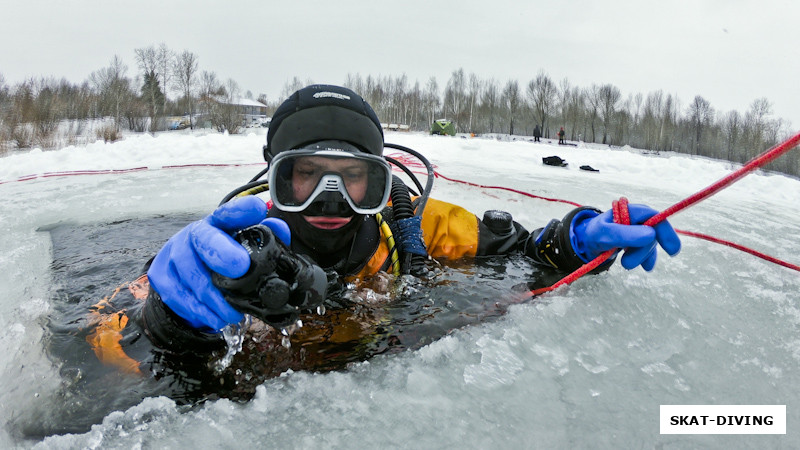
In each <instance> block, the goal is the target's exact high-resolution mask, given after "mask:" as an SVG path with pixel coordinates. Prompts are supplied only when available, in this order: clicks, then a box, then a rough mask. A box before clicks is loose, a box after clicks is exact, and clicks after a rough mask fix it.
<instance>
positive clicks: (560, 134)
mask: <svg viewBox="0 0 800 450" xmlns="http://www.w3.org/2000/svg"><path fill="white" fill-rule="evenodd" d="M566 134H567V133H565V132H564V127H561V129H560V130H558V143H559V145H565V144H566V143H567V140H566V139H564V136H565V135H566Z"/></svg>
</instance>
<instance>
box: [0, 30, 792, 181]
mask: <svg viewBox="0 0 800 450" xmlns="http://www.w3.org/2000/svg"><path fill="white" fill-rule="evenodd" d="M198 60H199V58H198V56H197V55H196V54H194V53H192V52H190V51H188V50H184V51H182V52H176V51H173V50H171V49H170V48H168V47H167V46H166V45H165V44H160V45H158V46H156V45H151V46H149V47H143V48H139V49H136V50H135V69H134V70H131V69H130V67H129V66H128V65H127V64H125V62H124V61H123V60H122V59H121V58H120V57H119V56H114V57H113V58H112V60H111V61H110V63H109V64H108V66H106V67H104V68H101V69H99V70H96V71H94V72H92V73H91V74H90V76H89V77H88V79H87V80H85V81H84V82H82V83H79V84H74V83H70V82H68V81H67V80H65V79H61V80H56V79H55V78H52V77H50V78H47V77H40V78H31V79H28V80H25V81H22V82H20V83H17V84H16V85H13V86H9V85H7V83H6V82H5V80H4V78H3V76H2V74H0V145H4V146H5V148H6V149H8V148H30V147H32V146H41V147H43V148H53V147H57V146H60V145H65V144H71V143H74V142H73V141H75V137H76V136H81V135H82V134H84V131H85V130H84V128H85V127H86V123H89V121H91V120H97V119H102V118H105V119H106V122H104V123H105V125H104V126H102V127H101V128H100V129H98V130H96V137H98V138H102V139H106V140H114V139H117V138H118V137H119V135H120V132H121V130H123V129H124V130H128V131H133V132H155V131H160V130H165V129H166V128H167V126H168V124H167V123H166V120H165V119H166V118H167V117H170V116H178V115H180V116H184V115H187V116H190V117H194V116H195V115H197V114H203V115H204V116H205V117H207V118H208V119H209V120H210V122H211V123H212V126H214V127H215V128H216V129H218V130H220V131H223V130H227V131H228V132H229V133H236V132H238V131H239V127H240V126H241V125H242V123H241V119H240V117H239V116H238V112H237V110H236V108H235V107H234V106H233V103H235V100H237V99H238V98H250V99H254V96H253V94H252V92H250V91H247V92H245V93H242V92H241V89H240V87H239V85H238V83H236V81H234V80H233V79H230V78H229V79H227V80H226V81H224V82H223V81H221V80H220V78H219V77H218V76H217V74H216V73H215V72H213V71H207V70H203V71H200V70H199V64H198ZM310 83H312V80H305V81H301V80H300V79H299V78H297V77H294V78H293V79H292V80H290V81H287V83H286V84H285V85H284V87H283V90H282V92H281V96H280V97H279V98H278V99H276V100H274V101H270V100H269V99H268V98H267V96H266V95H264V94H260V95H259V96H258V97H257V98H256V99H257V100H258V101H260V102H262V103H264V104H265V105H267V107H268V108H267V113H268V115H269V114H271V113H272V112H273V111H274V110H275V108H277V106H278V104H279V102H280V101H281V100H282V99H283V98H286V97H287V96H288V95H289V94H291V93H292V92H294V91H295V90H297V89H299V88H301V87H303V86H305V85H307V84H310ZM342 84H343V85H344V86H347V87H349V88H351V89H353V90H354V91H356V92H358V93H360V94H361V95H362V96H363V97H364V98H365V99H366V100H367V101H368V102H369V103H370V104H371V105H372V106H373V108H375V110H376V112H377V113H378V116H379V117H380V118H381V120H382V121H383V122H386V123H397V124H405V125H408V126H409V127H410V129H411V130H417V131H426V130H430V126H431V124H432V122H433V121H434V120H436V119H441V118H444V119H448V120H451V121H452V122H453V123H454V125H455V127H456V130H457V131H458V132H461V133H472V134H476V135H481V134H494V133H497V134H509V135H514V136H529V135H532V134H533V129H534V127H536V126H537V125H538V126H539V128H540V129H541V130H542V133H543V137H545V138H551V137H555V135H556V133H557V131H558V130H559V129H560V128H561V127H564V129H565V131H566V133H567V139H569V140H572V141H584V142H590V143H599V144H605V145H609V146H623V145H630V146H631V147H635V148H641V149H646V150H650V151H655V152H660V151H673V152H679V153H687V154H691V155H700V156H707V157H711V158H716V159H723V160H728V161H732V162H735V163H742V162H745V161H748V160H749V159H751V158H753V157H754V156H756V155H757V154H759V153H760V152H761V151H763V150H764V149H766V148H769V147H771V146H773V145H775V144H776V143H778V142H780V141H781V140H783V139H785V138H786V137H788V135H789V131H790V130H789V124H788V123H787V122H785V121H784V120H782V119H780V118H776V117H774V116H773V112H772V104H771V103H770V101H769V100H768V99H766V98H758V99H755V100H753V102H752V103H751V105H750V108H749V109H748V110H747V111H745V112H739V111H735V110H734V111H718V110H716V109H715V108H713V107H712V105H711V103H710V102H709V101H708V100H706V99H704V98H703V97H702V96H701V95H697V96H695V97H694V98H693V99H692V100H691V101H690V102H689V103H688V104H684V103H683V102H682V100H681V99H680V98H678V96H677V95H673V94H670V93H665V92H663V91H662V90H657V91H652V92H649V93H647V94H641V93H636V94H628V95H627V96H623V94H622V92H621V91H620V89H619V88H618V87H617V86H614V85H613V84H592V85H591V86H588V87H586V86H576V85H573V84H572V83H571V82H570V81H569V80H568V79H567V78H564V79H563V80H560V81H556V80H553V79H552V78H551V77H550V76H549V75H548V74H547V73H546V72H545V71H544V70H542V71H540V72H539V73H538V74H536V75H535V76H534V77H532V78H531V79H530V80H526V81H523V82H522V83H521V82H520V81H518V80H514V79H510V80H506V81H498V80H497V79H494V78H490V79H483V78H480V77H478V76H477V75H475V74H474V73H473V74H466V73H465V72H464V70H463V69H457V70H454V71H453V72H452V74H451V76H450V78H449V79H448V80H447V82H446V84H444V86H440V84H439V81H438V80H437V79H436V77H430V78H429V79H428V80H427V81H426V82H425V83H424V84H421V83H420V82H419V81H418V80H414V81H411V80H409V79H408V77H407V76H406V75H405V74H403V75H400V76H379V77H374V76H372V75H367V76H366V77H363V76H362V75H360V74H348V75H347V76H346V78H345V80H344V82H343V83H342ZM65 124H66V130H61V131H60V134H59V127H62V128H63V127H64V126H65ZM189 126H194V123H193V122H191V121H190V123H189ZM64 136H66V139H64ZM0 149H2V147H0ZM768 169H771V170H776V171H780V172H783V173H786V174H790V175H795V176H797V175H800V156H799V155H798V152H796V151H794V152H790V153H789V154H787V155H785V156H783V157H782V158H780V159H779V160H777V161H775V162H773V163H771V165H770V166H769V167H768Z"/></svg>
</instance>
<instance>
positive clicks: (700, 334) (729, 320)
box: [0, 130, 800, 448]
mask: <svg viewBox="0 0 800 450" xmlns="http://www.w3.org/2000/svg"><path fill="white" fill-rule="evenodd" d="M264 139H265V137H264V130H257V131H256V132H254V133H253V134H248V135H240V136H227V135H220V134H216V133H211V134H200V133H195V134H192V133H189V132H186V133H164V134H159V135H157V136H155V137H153V136H149V135H136V136H127V137H126V138H125V139H124V140H122V141H120V142H117V143H113V144H104V143H95V144H90V145H87V146H83V147H68V148H65V149H62V150H58V151H40V150H34V151H31V152H27V153H16V154H13V155H11V156H7V157H4V158H2V159H0V206H1V208H0V210H2V215H1V216H0V292H2V299H0V330H2V331H0V345H1V346H2V347H3V348H4V349H5V351H4V352H2V354H1V355H0V383H2V385H3V386H4V388H3V389H2V392H0V405H2V408H0V411H2V412H0V415H2V416H3V419H4V420H3V423H6V422H8V420H9V419H11V418H13V417H15V416H16V415H18V414H19V411H21V410H23V409H24V408H26V405H28V404H30V403H32V402H34V401H35V399H36V398H38V397H39V396H40V395H43V394H44V393H47V392H51V391H53V390H54V389H56V388H57V386H58V384H59V373H58V371H57V369H56V368H55V367H54V365H53V363H52V362H51V361H50V360H49V359H48V358H47V356H46V355H45V353H44V350H43V348H42V347H43V344H42V342H43V337H44V333H45V326H44V325H43V319H44V318H45V317H46V316H47V315H48V314H49V313H51V311H52V310H53V302H54V301H56V300H54V299H53V298H52V289H53V286H52V279H51V267H50V264H51V262H52V255H51V244H50V240H49V236H48V233H46V232H42V231H37V230H39V229H41V228H42V227H47V226H50V225H53V224H58V223H75V224H93V223H108V222H113V221H116V220H122V219H128V218H136V217H146V216H153V215H157V214H175V213H194V214H201V213H204V212H208V211H211V210H213V209H214V207H215V206H216V204H217V203H218V202H219V200H220V199H221V198H222V197H223V196H224V195H225V194H226V193H228V192H229V191H230V190H231V189H233V188H235V187H236V186H239V185H240V184H243V183H244V182H246V181H248V180H249V179H250V178H251V177H252V176H253V175H254V174H255V173H256V172H258V171H259V170H260V169H261V168H263V167H264V166H263V161H262V160H261V146H262V145H263V143H264ZM386 140H387V142H392V143H397V144H401V145H404V146H408V147H411V148H414V149H416V150H418V151H420V152H422V153H423V154H425V155H426V156H427V157H428V158H429V159H430V160H431V162H432V163H433V164H435V165H436V168H437V170H438V171H439V172H441V173H442V174H443V175H446V176H448V177H452V178H458V179H461V180H465V181H470V182H473V183H478V184H486V185H500V186H505V187H509V188H514V189H518V190H522V191H525V192H530V193H532V194H535V195H539V196H543V197H552V198H559V199H566V200H570V201H573V202H577V203H580V204H586V205H594V206H597V207H600V208H603V209H605V208H608V207H609V206H610V204H611V202H612V200H614V199H617V198H619V197H620V196H622V195H624V196H626V197H628V198H629V199H630V201H631V202H634V203H645V204H648V205H651V206H652V207H654V208H656V209H664V208H666V207H667V206H670V205H671V204H673V203H675V202H677V201H679V200H681V199H683V198H684V197H686V196H688V195H690V194H692V193H694V192H696V191H697V190H699V189H701V188H703V187H705V186H707V185H709V184H711V183H712V182H714V181H716V180H717V179H719V178H721V177H723V176H724V175H726V174H728V173H730V171H731V170H732V167H731V165H730V164H729V163H724V162H720V161H713V160H708V159H703V158H693V157H688V156H685V155H675V154H669V153H666V154H661V155H647V154H643V152H639V151H637V150H635V149H630V148H625V149H618V148H615V149H611V148H603V147H600V146H585V145H583V144H579V145H578V147H564V146H557V145H550V144H547V143H541V144H534V143H531V142H528V141H526V140H517V141H501V140H496V139H487V138H447V137H432V136H426V135H421V134H414V133H391V132H389V133H387V139H386ZM793 151H798V150H797V149H795V150H793ZM388 153H389V154H391V153H392V151H391V150H388ZM550 155H558V156H561V157H562V158H564V159H565V160H567V162H568V163H569V166H567V167H565V168H557V167H551V166H545V165H543V164H542V161H541V158H542V157H544V156H550ZM584 164H587V165H590V166H592V167H594V168H596V169H599V172H586V171H582V170H579V169H578V167H579V166H580V165H584ZM174 166H181V167H174ZM136 168H138V169H139V170H135V171H127V169H136ZM109 170H115V171H117V172H113V173H93V174H84V175H69V176H66V175H65V174H62V176H49V175H47V174H52V173H54V172H74V171H109ZM34 175H35V176H34ZM434 197H436V198H439V199H442V200H447V201H451V202H454V203H458V204H460V205H463V206H465V207H466V208H467V209H469V210H471V211H473V212H474V213H476V214H478V215H482V213H483V211H484V210H488V209H505V210H507V211H509V212H511V213H512V214H513V215H514V218H515V220H517V221H519V222H521V223H522V224H524V225H526V226H528V228H530V229H533V228H536V227H539V226H542V225H544V224H545V223H546V222H547V221H548V220H549V219H551V218H561V217H562V216H563V215H564V214H565V213H566V212H567V211H569V210H570V209H571V208H572V206H570V205H567V204H564V203H554V202H546V201H542V200H537V199H532V198H528V197H524V196H521V195H519V194H515V193H512V192H508V191H500V190H490V189H479V188H475V187H470V186H466V185H463V184H457V183H452V182H448V181H445V180H443V179H441V178H440V179H437V180H436V183H435V187H434ZM798 211H800V181H798V180H796V179H792V178H789V177H785V176H780V175H774V174H766V173H757V174H753V175H750V176H748V177H746V178H744V179H743V180H741V181H739V182H738V183H737V184H735V185H733V186H731V187H730V188H728V189H726V190H724V191H723V192H721V193H719V194H718V195H716V196H714V197H712V198H710V199H708V200H706V201H704V202H702V203H700V204H699V205H696V206H694V207H692V208H690V209H688V210H686V211H683V212H681V213H680V214H678V215H676V216H674V217H673V218H671V219H670V221H671V222H672V224H673V225H674V226H675V227H676V228H679V229H685V230H689V231H697V232H701V233H706V234H711V235H713V236H716V237H719V238H723V239H727V240H730V241H734V242H736V243H739V244H741V245H745V246H748V247H752V248H754V249H756V250H759V251H762V252H764V253H767V254H769V255H772V256H775V257H777V258H781V259H784V260H787V261H789V262H792V263H794V264H798V263H800V259H799V258H800V256H798V254H800V245H799V244H798V242H797V236H800V212H798ZM682 241H683V249H682V251H681V253H680V254H679V255H678V256H677V257H675V258H669V257H667V256H666V255H665V254H664V253H663V252H662V253H660V254H659V262H658V264H657V266H656V268H655V270H654V271H653V272H652V273H645V272H644V271H642V270H641V269H636V270H633V271H626V270H624V269H622V268H621V267H619V266H615V267H613V268H612V269H611V270H610V271H609V272H608V273H605V274H603V275H600V276H592V277H585V278H583V279H581V280H579V281H578V282H576V283H575V284H573V285H571V286H569V287H567V288H564V289H560V290H558V291H556V292H554V293H551V294H549V295H547V296H546V297H545V298H543V300H542V301H539V302H536V303H528V304H521V305H517V306H514V307H512V308H511V309H510V311H509V312H508V314H507V315H506V316H504V317H503V318H501V319H499V320H494V321H491V322H487V323H484V324H479V325H474V326H469V327H466V328H462V329H459V330H456V331H455V332H453V333H451V334H449V335H447V336H446V337H443V338H441V339H439V340H437V341H435V342H433V343H431V344H429V345H427V346H425V347H423V348H422V349H419V350H416V351H408V352H404V353H400V354H395V355H390V356H384V357H376V358H373V359H371V360H369V361H367V362H364V363H359V364H356V365H355V366H353V367H351V368H350V369H348V370H346V371H342V372H331V373H325V374H316V373H307V372H294V373H288V374H285V375H283V376H281V377H279V378H276V379H273V380H271V381H268V382H266V383H264V384H263V385H262V386H260V387H259V390H258V393H257V396H256V398H255V399H253V400H252V401H250V402H248V403H244V404H239V403H234V402H230V401H228V400H218V401H211V402H208V403H206V404H205V405H204V406H202V407H200V408H198V409H195V410H192V411H189V412H181V411H180V410H179V408H177V407H176V405H175V404H174V403H173V402H172V401H171V400H169V399H165V398H148V399H145V400H143V401H142V402H141V403H140V404H138V405H136V406H135V407H133V408H130V409H128V410H126V411H118V412H114V413H112V414H109V415H108V416H107V417H106V418H105V420H104V421H103V423H101V424H98V425H95V426H94V427H93V428H92V430H91V431H89V432H88V433H85V434H80V435H65V436H52V437H49V438H47V439H45V440H44V441H42V442H38V443H34V442H22V443H20V442H16V441H14V440H13V438H12V437H11V436H10V435H9V434H8V432H7V431H6V430H3V431H2V432H0V446H2V447H4V448H9V447H10V446H15V445H18V446H25V447H28V446H36V447H39V448H149V447H159V448H189V447H199V448H213V447H228V446H231V445H237V446H239V445H241V446H264V445H267V446H269V447H273V448H308V447H312V446H321V447H324V448H342V447H349V448H452V447H457V448H638V447H662V448H686V447H692V448H697V447H719V446H730V447H736V448H742V447H746V448H774V447H783V448H791V447H798V446H800V437H798V435H797V433H794V432H793V430H792V428H791V427H788V430H787V434H786V435H777V436H702V435H697V436H688V435H683V436H675V435H660V434H659V405H662V404H717V405H725V404H780V405H787V408H786V411H787V422H788V423H789V424H792V423H797V421H798V420H800V414H798V408H799V407H800V333H799V331H800V304H799V301H800V295H798V292H800V273H798V272H795V271H792V270H789V269H786V268H783V267H780V266H776V265H774V264H771V263H768V262H766V261H763V260H760V259H758V258H755V257H752V256H749V255H746V254H744V253H741V252H738V251H736V250H733V249H730V248H727V247H722V246H720V245H717V244H713V243H710V242H706V241H702V240H697V239H693V238H689V237H683V238H682ZM110 284H113V283H110ZM113 287H114V286H111V285H110V286H109V289H113ZM234 443H235V444H234Z"/></svg>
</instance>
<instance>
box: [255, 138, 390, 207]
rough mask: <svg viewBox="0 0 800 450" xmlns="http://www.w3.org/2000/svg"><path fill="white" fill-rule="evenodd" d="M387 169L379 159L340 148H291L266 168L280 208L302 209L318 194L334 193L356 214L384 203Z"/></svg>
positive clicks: (271, 190) (272, 191) (274, 196)
mask: <svg viewBox="0 0 800 450" xmlns="http://www.w3.org/2000/svg"><path fill="white" fill-rule="evenodd" d="M390 177H391V171H390V169H389V165H388V164H387V163H386V161H384V160H383V158H380V157H375V156H372V155H366V154H364V155H360V154H354V153H350V152H344V151H335V150H322V151H302V150H293V151H289V152H284V154H282V155H278V156H277V157H276V158H275V159H274V160H273V166H272V168H271V170H270V195H271V196H272V200H273V202H274V203H275V205H276V206H277V207H278V208H279V209H282V210H285V211H289V212H298V211H302V210H304V209H305V208H306V207H308V205H309V204H311V203H312V202H313V201H314V200H315V199H316V198H317V197H319V196H320V194H322V193H325V192H338V193H339V194H341V196H342V197H343V198H344V199H345V200H346V201H347V203H349V204H350V206H351V207H352V208H353V210H354V211H356V212H357V213H360V214H373V213H374V212H377V211H379V210H380V209H381V208H383V206H384V205H385V204H386V201H387V200H388V194H389V186H390Z"/></svg>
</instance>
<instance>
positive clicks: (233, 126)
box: [211, 78, 242, 134]
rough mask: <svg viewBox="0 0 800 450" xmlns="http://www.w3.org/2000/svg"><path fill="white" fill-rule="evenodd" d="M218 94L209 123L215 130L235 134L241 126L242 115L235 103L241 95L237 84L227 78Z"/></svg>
mask: <svg viewBox="0 0 800 450" xmlns="http://www.w3.org/2000/svg"><path fill="white" fill-rule="evenodd" d="M219 94H220V95H218V97H217V101H216V102H215V104H214V108H213V109H212V113H211V123H212V125H213V126H214V127H215V128H216V129H217V131H220V132H222V131H227V132H228V133H229V134H237V133H238V132H239V129H240V128H241V127H242V117H241V116H240V114H239V109H238V105H237V102H238V101H239V97H240V96H241V91H240V90H239V85H238V84H237V83H236V81H234V80H232V79H230V78H229V79H228V81H226V82H225V85H224V86H223V87H222V88H221V89H220V93H219Z"/></svg>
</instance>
